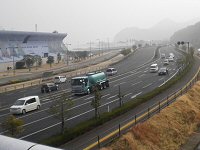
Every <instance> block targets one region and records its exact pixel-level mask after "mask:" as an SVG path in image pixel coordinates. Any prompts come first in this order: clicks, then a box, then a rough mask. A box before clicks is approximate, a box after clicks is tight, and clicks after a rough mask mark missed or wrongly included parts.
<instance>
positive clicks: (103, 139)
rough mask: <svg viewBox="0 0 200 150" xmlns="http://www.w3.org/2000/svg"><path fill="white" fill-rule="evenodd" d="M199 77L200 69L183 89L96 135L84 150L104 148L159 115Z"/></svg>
mask: <svg viewBox="0 0 200 150" xmlns="http://www.w3.org/2000/svg"><path fill="white" fill-rule="evenodd" d="M199 76H200V68H199V69H198V71H197V73H196V74H195V75H194V77H193V78H192V79H191V80H190V81H189V82H188V83H187V84H186V85H185V86H184V87H182V88H181V89H179V90H177V91H175V92H174V93H172V94H171V95H168V96H167V97H166V98H164V99H162V100H160V101H159V102H157V103H155V104H153V105H151V106H150V107H148V108H147V109H145V110H143V111H141V112H140V113H138V114H135V115H134V116H132V117H131V118H129V119H127V120H125V121H123V122H121V123H119V124H117V125H116V126H113V127H112V128H110V129H109V130H107V131H106V132H104V133H101V135H97V136H96V137H94V138H92V139H90V140H88V141H87V143H88V145H89V143H92V144H91V145H89V146H88V147H86V148H85V149H84V150H89V149H97V148H100V147H102V146H105V145H106V144H108V143H110V142H111V141H113V140H114V139H116V138H118V137H120V136H121V135H122V134H123V133H125V132H126V131H127V130H129V129H130V127H133V126H135V125H136V124H137V123H140V122H143V121H145V120H147V119H149V118H150V117H151V116H153V115H154V114H156V113H159V112H160V111H161V110H162V109H163V108H165V107H167V106H169V105H170V104H171V103H172V102H174V101H175V100H176V99H177V97H179V96H181V95H183V94H184V93H186V92H187V91H188V90H189V89H190V88H191V87H192V86H193V85H194V84H195V83H196V82H197V81H198V80H199Z"/></svg>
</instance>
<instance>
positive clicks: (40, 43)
mask: <svg viewBox="0 0 200 150" xmlns="http://www.w3.org/2000/svg"><path fill="white" fill-rule="evenodd" d="M66 36H67V34H65V33H43V32H22V31H0V62H9V61H12V60H13V57H14V60H15V61H17V60H21V59H22V58H23V56H24V55H28V54H30V55H40V56H41V57H45V56H48V55H50V54H51V53H52V54H57V53H58V52H59V53H62V52H63V50H64V49H63V45H64V44H63V39H64V38H65V37H66Z"/></svg>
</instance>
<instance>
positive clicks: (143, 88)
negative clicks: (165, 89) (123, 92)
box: [142, 83, 152, 89]
mask: <svg viewBox="0 0 200 150" xmlns="http://www.w3.org/2000/svg"><path fill="white" fill-rule="evenodd" d="M150 85H152V83H150V84H147V85H145V86H143V87H142V88H143V89H144V88H147V87H148V86H150Z"/></svg>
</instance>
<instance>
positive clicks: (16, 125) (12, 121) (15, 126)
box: [1, 115, 24, 137]
mask: <svg viewBox="0 0 200 150" xmlns="http://www.w3.org/2000/svg"><path fill="white" fill-rule="evenodd" d="M23 125H24V121H23V120H21V119H17V118H16V117H15V116H13V115H10V116H8V117H7V118H6V119H5V121H4V122H2V124H1V126H2V128H3V129H5V130H8V132H9V134H10V135H11V136H13V137H14V136H16V135H18V134H19V133H21V132H23V131H24V129H23Z"/></svg>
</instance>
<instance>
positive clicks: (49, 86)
mask: <svg viewBox="0 0 200 150" xmlns="http://www.w3.org/2000/svg"><path fill="white" fill-rule="evenodd" d="M56 90H58V85H57V84H55V83H45V84H42V87H41V92H42V93H44V92H46V93H48V92H51V91H56Z"/></svg>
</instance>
